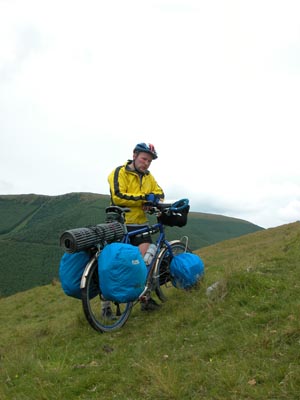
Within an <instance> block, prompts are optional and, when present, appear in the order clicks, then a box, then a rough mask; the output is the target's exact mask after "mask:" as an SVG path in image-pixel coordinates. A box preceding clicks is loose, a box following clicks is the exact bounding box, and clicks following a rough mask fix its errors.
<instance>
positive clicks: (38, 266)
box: [0, 193, 262, 296]
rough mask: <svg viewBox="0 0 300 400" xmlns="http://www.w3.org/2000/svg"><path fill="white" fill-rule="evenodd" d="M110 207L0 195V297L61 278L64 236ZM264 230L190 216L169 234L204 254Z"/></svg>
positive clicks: (74, 196) (92, 197) (97, 198)
mask: <svg viewBox="0 0 300 400" xmlns="http://www.w3.org/2000/svg"><path fill="white" fill-rule="evenodd" d="M108 205H109V196H107V195H99V194H93V193H69V194H66V195H62V196H42V195H34V194H30V195H14V196H13V195H7V196H0V221H1V223H0V273H1V281H0V295H1V296H8V295H11V294H14V293H16V292H19V291H22V290H26V289H29V288H32V287H35V286H40V285H44V284H48V283H50V282H51V281H52V280H53V279H55V278H57V275H58V264H59V260H60V258H61V256H62V254H63V252H62V249H61V248H60V247H59V237H60V235H61V234H62V233H63V232H64V231H65V230H68V229H73V228H80V227H85V226H91V225H96V224H99V223H103V221H104V220H105V208H106V207H107V206H108ZM152 220H153V222H154V218H153V217H152ZM261 229H262V228H260V227H259V226H257V225H254V224H251V223H249V222H247V221H243V220H240V219H235V218H229V217H224V216H218V215H212V214H203V213H195V212H191V213H190V214H189V219H188V224H187V225H186V226H185V227H183V228H167V233H168V238H169V239H175V238H176V239H177V238H180V237H181V236H183V235H187V236H188V237H189V245H190V247H191V248H192V249H199V248H201V247H203V246H207V245H209V244H213V243H216V242H219V241H222V240H224V239H229V238H233V237H237V236H241V235H244V234H248V233H250V232H254V231H257V230H261Z"/></svg>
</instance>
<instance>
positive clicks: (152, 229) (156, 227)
mask: <svg viewBox="0 0 300 400" xmlns="http://www.w3.org/2000/svg"><path fill="white" fill-rule="evenodd" d="M158 232H159V236H158V238H157V240H156V242H155V244H156V246H157V249H156V253H155V255H154V257H153V258H152V260H151V262H150V264H149V265H146V267H147V279H146V284H145V288H144V290H143V292H142V293H141V294H140V296H139V299H138V300H143V299H144V298H145V295H146V294H147V293H148V292H149V290H150V291H151V279H152V276H153V272H154V269H155V267H156V264H157V261H158V260H159V254H160V252H161V250H162V246H166V247H167V248H168V250H169V251H170V254H171V255H172V247H171V245H170V242H169V241H168V240H167V239H166V234H165V230H164V226H163V224H162V223H160V222H157V223H156V224H153V225H150V226H145V227H143V228H139V229H136V230H134V231H131V232H126V233H125V235H124V238H123V240H122V242H123V243H130V238H131V237H134V236H139V235H143V234H144V233H147V234H150V235H153V234H155V233H158Z"/></svg>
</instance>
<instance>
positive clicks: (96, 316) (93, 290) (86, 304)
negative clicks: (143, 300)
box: [81, 257, 133, 333]
mask: <svg viewBox="0 0 300 400" xmlns="http://www.w3.org/2000/svg"><path fill="white" fill-rule="evenodd" d="M81 295H82V306H83V311H84V314H85V317H86V319H87V321H88V322H89V324H90V325H91V326H92V328H94V329H95V330H96V331H97V332H101V333H103V332H111V331H113V330H116V329H119V328H121V327H122V326H123V325H124V324H125V323H126V322H127V320H128V318H129V316H130V313H131V310H132V306H133V303H132V302H130V303H117V302H112V301H111V302H109V309H108V307H106V309H105V311H103V309H102V306H103V299H102V298H101V292H100V286H99V276H98V260H97V257H94V258H93V259H92V260H91V261H90V262H89V263H88V264H87V266H86V268H85V271H84V273H83V276H82V280H81ZM107 311H109V312H107Z"/></svg>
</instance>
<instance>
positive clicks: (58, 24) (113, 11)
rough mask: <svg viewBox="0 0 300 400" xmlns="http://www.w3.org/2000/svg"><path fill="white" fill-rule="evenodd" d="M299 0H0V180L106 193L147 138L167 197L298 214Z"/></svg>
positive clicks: (266, 218)
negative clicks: (113, 176) (118, 170)
mask: <svg viewBox="0 0 300 400" xmlns="http://www.w3.org/2000/svg"><path fill="white" fill-rule="evenodd" d="M299 15H300V2H299V0H251V1H250V0H175V1H172V0H126V1H124V0H111V1H107V0H84V1H83V0H77V1H76V0H72V1H71V0H43V1H41V0H27V1H26V2H25V1H23V0H0V194H26V193H36V194H44V195H51V196H52V195H53V196H54V195H61V194H65V193H70V192H92V193H99V194H109V188H108V183H107V176H108V174H109V173H110V172H111V171H112V170H113V169H114V168H115V167H116V166H119V165H122V164H124V163H125V162H126V161H127V160H128V159H130V158H132V151H133V148H134V146H135V144H136V143H139V142H146V143H153V144H154V145H155V147H156V150H157V153H158V159H157V160H155V161H153V163H152V164H151V167H150V171H151V172H152V174H153V175H154V176H155V178H156V180H157V182H158V183H159V184H160V186H161V187H162V188H163V189H164V192H165V195H166V201H172V200H176V199H180V198H188V199H189V200H190V205H191V211H196V212H204V213H213V214H220V215H225V216H230V217H234V218H240V219H244V220H246V221H249V222H252V223H254V224H256V225H259V226H261V227H264V228H271V227H276V226H280V225H283V224H287V223H291V222H295V221H297V220H299V219H300V218H299V214H300V168H299V165H298V164H299V139H298V138H299V133H300V112H299V111H300V19H299Z"/></svg>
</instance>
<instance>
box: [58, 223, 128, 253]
mask: <svg viewBox="0 0 300 400" xmlns="http://www.w3.org/2000/svg"><path fill="white" fill-rule="evenodd" d="M123 236H124V225H123V224H121V223H120V222H111V223H106V224H98V225H95V226H91V227H87V228H76V229H70V230H68V231H65V232H64V233H63V234H62V235H61V237H60V246H61V247H63V249H64V250H65V251H66V252H67V253H77V252H79V251H81V250H87V249H90V248H91V247H94V246H96V245H98V244H101V243H105V242H106V243H111V242H116V241H119V240H121V239H122V238H123Z"/></svg>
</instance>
